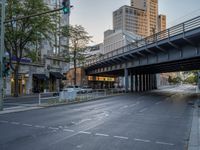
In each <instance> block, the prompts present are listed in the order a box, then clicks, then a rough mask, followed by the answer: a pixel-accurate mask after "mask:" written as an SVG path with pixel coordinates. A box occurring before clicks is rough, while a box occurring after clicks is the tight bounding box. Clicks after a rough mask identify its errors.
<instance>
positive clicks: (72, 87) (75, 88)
mask: <svg viewBox="0 0 200 150" xmlns="http://www.w3.org/2000/svg"><path fill="white" fill-rule="evenodd" d="M63 90H64V91H69V92H72V91H75V92H77V93H81V88H80V87H79V86H76V85H75V86H67V87H65V88H64V89H63Z"/></svg>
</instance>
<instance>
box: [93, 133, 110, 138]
mask: <svg viewBox="0 0 200 150" xmlns="http://www.w3.org/2000/svg"><path fill="white" fill-rule="evenodd" d="M95 135H97V136H105V137H108V136H109V135H108V134H102V133H96V134H95Z"/></svg>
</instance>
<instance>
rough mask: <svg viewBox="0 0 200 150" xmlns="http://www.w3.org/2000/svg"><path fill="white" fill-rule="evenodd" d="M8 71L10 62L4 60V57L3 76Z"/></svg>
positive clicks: (6, 74)
mask: <svg viewBox="0 0 200 150" xmlns="http://www.w3.org/2000/svg"><path fill="white" fill-rule="evenodd" d="M9 71H10V63H9V62H7V61H6V57H4V58H3V77H7V76H8V75H9Z"/></svg>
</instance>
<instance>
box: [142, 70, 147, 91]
mask: <svg viewBox="0 0 200 150" xmlns="http://www.w3.org/2000/svg"><path fill="white" fill-rule="evenodd" d="M142 78H143V86H142V87H143V90H142V91H144V92H145V91H146V81H145V79H146V75H145V74H143V75H142Z"/></svg>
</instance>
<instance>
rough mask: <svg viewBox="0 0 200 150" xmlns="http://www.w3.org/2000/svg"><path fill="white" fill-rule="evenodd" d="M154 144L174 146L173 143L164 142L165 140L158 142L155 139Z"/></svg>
mask: <svg viewBox="0 0 200 150" xmlns="http://www.w3.org/2000/svg"><path fill="white" fill-rule="evenodd" d="M156 144H161V145H170V146H174V144H173V143H166V142H160V141H156Z"/></svg>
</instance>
